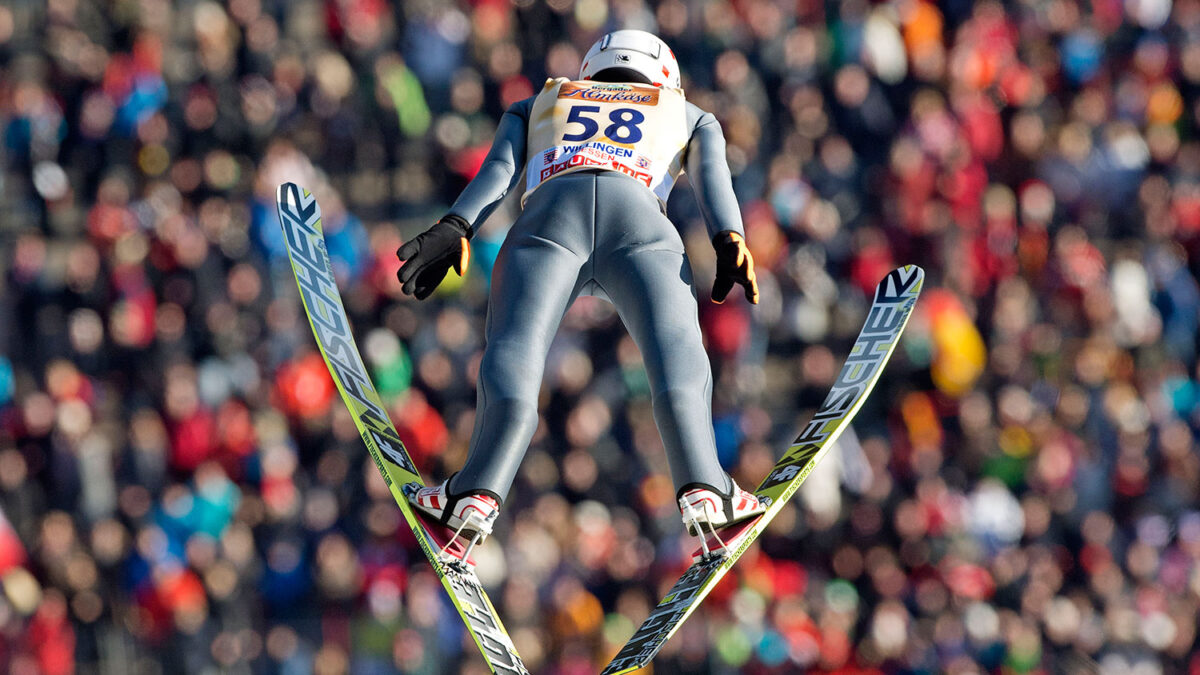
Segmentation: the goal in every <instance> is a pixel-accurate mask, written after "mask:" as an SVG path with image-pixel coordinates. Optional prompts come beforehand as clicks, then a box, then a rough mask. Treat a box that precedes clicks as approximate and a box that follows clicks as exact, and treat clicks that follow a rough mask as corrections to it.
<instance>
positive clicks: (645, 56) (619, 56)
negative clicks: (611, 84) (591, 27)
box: [579, 30, 681, 89]
mask: <svg viewBox="0 0 1200 675" xmlns="http://www.w3.org/2000/svg"><path fill="white" fill-rule="evenodd" d="M609 68H617V69H621V70H628V71H632V72H633V73H636V74H637V75H640V76H642V77H645V78H646V81H648V82H650V83H651V84H653V85H654V86H656V87H663V86H666V87H674V88H676V89H678V88H679V87H680V86H681V85H680V80H679V63H678V62H677V61H675V53H674V52H672V51H671V48H670V47H668V46H667V43H665V42H663V41H662V40H660V39H658V37H657V36H655V35H652V34H650V33H647V32H646V31H644V30H617V31H613V32H611V33H609V34H607V35H605V36H604V37H602V38H600V39H599V40H597V41H596V44H594V45H592V48H591V49H589V50H588V52H587V55H586V56H584V57H583V67H582V68H580V69H579V79H581V80H590V79H592V76H593V75H595V74H596V73H598V72H600V71H602V70H607V69H609Z"/></svg>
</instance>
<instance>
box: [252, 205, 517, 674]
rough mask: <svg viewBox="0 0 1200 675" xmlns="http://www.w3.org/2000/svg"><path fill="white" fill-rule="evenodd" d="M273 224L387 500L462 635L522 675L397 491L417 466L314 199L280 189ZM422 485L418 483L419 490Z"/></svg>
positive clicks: (512, 653) (501, 636)
mask: <svg viewBox="0 0 1200 675" xmlns="http://www.w3.org/2000/svg"><path fill="white" fill-rule="evenodd" d="M275 205H276V209H277V211H278V214H279V223H280V226H281V227H282V228H283V236H284V243H285V244H286V246H287V251H288V258H289V259H290V261H291V265H292V272H293V274H294V275H295V277H296V286H297V287H298V288H299V289H300V298H301V301H302V302H303V304H304V311H305V314H306V315H307V316H308V322H309V325H310V326H311V327H312V331H313V337H314V338H315V339H316V342H317V348H318V349H319V350H320V352H321V357H322V358H324V359H325V365H326V366H327V367H328V368H329V374H330V375H331V376H332V377H333V381H334V384H335V385H337V389H338V393H340V394H341V396H342V400H343V401H344V402H345V403H346V407H347V408H349V409H350V414H351V417H353V418H354V424H355V426H356V427H357V428H358V432H359V434H360V435H361V436H362V439H363V443H364V444H365V445H366V446H367V451H368V452H369V453H370V455H371V459H372V460H373V461H374V462H375V466H376V467H377V468H378V469H379V473H380V474H381V475H382V476H383V480H384V482H385V483H387V486H388V488H389V489H390V490H391V492H392V497H393V498H394V499H395V500H396V504H397V505H398V506H399V507H400V511H401V512H402V513H403V514H404V520H405V521H406V522H407V523H408V525H409V527H411V528H412V530H413V534H414V536H415V537H416V539H417V543H418V544H420V547H421V550H422V551H424V552H425V556H426V557H427V558H429V562H430V564H431V565H433V569H434V571H435V572H436V573H437V575H438V577H439V578H440V579H441V581H442V585H443V586H444V587H445V588H446V590H447V592H448V593H449V594H450V599H451V601H452V602H453V603H454V607H455V609H457V610H458V613H459V615H460V616H461V617H462V620H463V622H464V624H465V625H466V627H467V630H468V631H469V632H470V633H471V637H472V638H474V640H475V644H476V645H477V646H478V647H479V651H480V653H482V654H483V657H484V659H485V660H486V661H487V664H488V667H489V668H490V669H491V670H492V672H494V673H502V674H504V675H510V674H514V675H520V674H527V673H528V672H529V671H528V670H526V669H525V665H524V663H522V661H521V658H520V656H518V655H517V650H516V648H515V647H514V646H513V642H512V638H511V637H509V635H508V632H507V631H505V629H504V625H503V624H502V623H501V622H500V618H499V616H498V615H497V613H496V608H495V607H494V606H493V605H492V602H491V600H490V599H489V598H488V596H487V593H486V592H485V591H484V590H483V586H481V585H480V583H479V579H478V578H477V577H476V576H475V572H474V571H473V570H471V569H470V568H469V567H467V566H465V565H455V564H453V563H450V562H447V561H446V560H445V559H443V557H442V556H441V555H440V553H439V548H440V547H439V546H437V544H436V543H435V542H434V541H433V539H432V537H431V536H430V535H429V533H428V532H427V531H426V530H425V528H424V527H423V526H422V524H421V522H420V520H419V519H418V517H417V514H416V513H415V512H414V511H413V509H412V507H411V506H410V505H409V503H408V499H407V498H406V497H405V496H404V493H403V492H402V491H401V489H402V488H403V486H404V485H405V484H406V483H413V482H415V483H422V481H421V475H420V473H419V472H418V471H417V467H416V464H414V463H413V461H412V457H410V456H409V454H408V450H407V449H405V447H404V443H403V442H402V441H401V440H400V436H399V435H398V434H397V433H396V427H395V426H394V425H393V424H392V421H391V418H390V417H389V416H388V413H387V408H386V407H385V406H384V405H383V400H382V399H381V398H380V396H379V392H378V391H376V390H375V385H374V384H373V383H372V382H371V377H370V375H369V374H368V373H367V369H366V366H365V365H364V364H363V360H362V356H361V354H360V353H359V351H358V346H357V344H356V343H355V341H354V334H353V333H352V332H351V329H350V321H349V319H348V318H347V316H346V309H345V307H344V306H343V304H342V297H341V293H340V292H339V291H338V288H337V281H336V280H335V278H334V275H333V266H332V265H331V263H330V260H329V254H328V252H327V251H326V249H325V236H324V232H323V231H322V229H321V207H320V206H319V205H318V204H317V200H316V198H315V197H314V196H313V195H312V194H311V193H310V192H309V191H308V190H306V189H304V188H302V187H300V186H298V185H296V184H295V183H284V184H282V185H280V186H279V189H278V190H277V191H276V193H275ZM422 484H423V483H422Z"/></svg>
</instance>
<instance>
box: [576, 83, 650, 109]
mask: <svg viewBox="0 0 1200 675" xmlns="http://www.w3.org/2000/svg"><path fill="white" fill-rule="evenodd" d="M558 97H559V98H569V99H575V100H578V101H596V102H598V103H630V104H633V105H658V87H639V86H635V85H628V84H611V83H606V82H598V83H594V84H582V83H576V82H567V83H566V84H563V86H562V87H560V88H559V90H558Z"/></svg>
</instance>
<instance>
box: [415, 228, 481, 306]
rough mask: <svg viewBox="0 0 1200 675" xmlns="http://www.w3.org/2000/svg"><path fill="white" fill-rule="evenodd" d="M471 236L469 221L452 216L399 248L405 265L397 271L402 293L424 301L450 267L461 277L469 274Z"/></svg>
mask: <svg viewBox="0 0 1200 675" xmlns="http://www.w3.org/2000/svg"><path fill="white" fill-rule="evenodd" d="M471 234H472V232H471V225H470V224H469V223H467V221H466V220H464V219H463V218H461V217H459V216H456V215H453V214H449V215H446V216H443V217H442V219H441V220H439V221H438V222H437V224H436V225H434V226H433V227H431V228H429V229H428V230H425V231H424V232H422V233H421V234H418V235H417V236H416V237H415V238H413V239H412V240H410V241H408V242H407V243H405V244H404V245H403V246H401V247H400V248H399V249H397V250H396V257H397V258H399V259H400V260H401V262H404V264H403V265H401V266H400V271H399V272H396V277H397V278H398V279H400V283H401V287H400V290H402V291H404V292H405V293H407V294H408V295H415V296H417V299H418V300H424V299H425V298H428V297H429V294H430V293H433V289H435V288H437V286H438V284H440V283H442V279H445V278H446V272H447V271H448V270H450V269H451V268H453V269H454V271H455V272H457V273H458V276H460V277H461V276H462V275H464V274H466V273H467V263H468V262H469V261H470V260H471V246H470V244H468V243H467V240H468V239H470V237H471Z"/></svg>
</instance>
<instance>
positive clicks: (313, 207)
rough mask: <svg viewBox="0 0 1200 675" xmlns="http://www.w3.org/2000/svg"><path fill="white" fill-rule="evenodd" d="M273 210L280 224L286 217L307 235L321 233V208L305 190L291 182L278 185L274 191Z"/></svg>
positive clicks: (311, 194) (314, 198)
mask: <svg viewBox="0 0 1200 675" xmlns="http://www.w3.org/2000/svg"><path fill="white" fill-rule="evenodd" d="M275 208H276V209H277V210H278V211H279V219H280V221H281V222H282V221H283V220H284V219H285V215H286V216H287V218H288V219H289V220H291V221H295V223H297V224H299V225H300V226H301V229H304V230H307V231H308V232H309V233H312V232H316V233H320V232H321V207H320V206H319V205H318V204H317V200H316V197H314V196H313V193H311V192H309V191H308V190H307V189H306V188H303V187H301V186H299V185H297V184H295V183H292V182H287V183H280V184H279V187H277V188H276V189H275ZM285 229H286V225H285Z"/></svg>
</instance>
